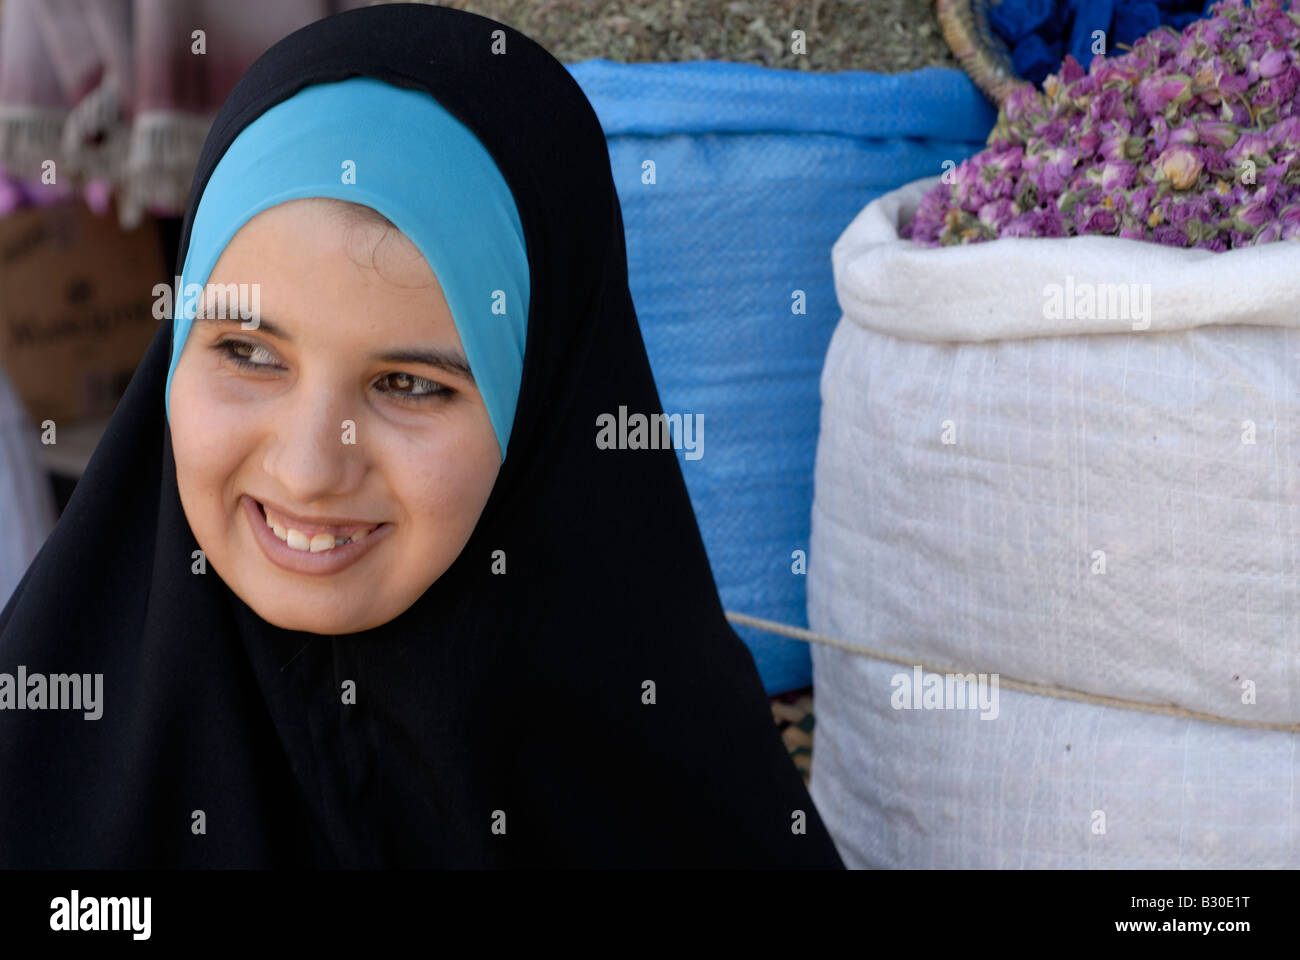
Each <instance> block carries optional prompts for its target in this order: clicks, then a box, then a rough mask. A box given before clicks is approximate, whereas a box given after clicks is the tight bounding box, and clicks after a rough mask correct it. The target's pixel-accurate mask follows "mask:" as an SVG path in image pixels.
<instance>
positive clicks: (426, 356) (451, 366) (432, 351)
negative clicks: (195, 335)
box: [194, 314, 477, 384]
mask: <svg viewBox="0 0 1300 960" xmlns="http://www.w3.org/2000/svg"><path fill="white" fill-rule="evenodd" d="M194 322H195V323H202V324H209V323H215V324H227V323H238V324H241V325H242V323H243V321H241V320H240V318H239V317H207V316H203V315H201V314H200V315H199V316H196V317H195V318H194ZM253 329H256V330H260V331H262V332H264V333H269V334H270V335H271V336H273V337H275V338H277V339H279V340H283V341H284V342H285V343H293V337H291V336H289V334H288V333H287V332H286V331H285V330H283V329H282V328H280V327H279V326H277V325H276V324H274V323H272V322H271V321H270V320H267V319H266V318H265V317H262V318H260V319H259V320H258V322H257V326H256V327H255V328H253ZM371 359H372V360H378V361H379V362H380V363H419V364H423V365H425V366H426V367H433V368H434V369H436V370H445V371H446V372H447V373H451V374H455V375H456V376H461V377H464V378H465V379H466V380H468V381H469V382H470V383H474V384H477V381H475V379H474V374H473V373H472V372H471V371H470V368H469V361H467V360H466V359H465V355H464V354H463V353H461V352H460V351H459V350H455V349H451V350H444V349H442V348H440V347H405V348H403V349H399V350H389V351H387V352H385V353H376V354H373V355H372V356H371Z"/></svg>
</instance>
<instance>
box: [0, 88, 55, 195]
mask: <svg viewBox="0 0 1300 960" xmlns="http://www.w3.org/2000/svg"><path fill="white" fill-rule="evenodd" d="M67 116H68V111H67V110H58V109H42V108H37V107H28V106H15V105H12V104H0V164H3V165H4V168H5V170H6V172H8V173H9V174H10V175H11V176H13V177H17V178H20V179H24V180H35V179H39V177H40V175H41V164H42V163H44V162H45V161H46V160H53V161H55V162H56V163H58V162H59V161H61V160H62V159H63V124H64V121H65V120H66V119H67ZM56 173H57V168H56Z"/></svg>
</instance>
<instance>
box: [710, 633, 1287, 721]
mask: <svg viewBox="0 0 1300 960" xmlns="http://www.w3.org/2000/svg"><path fill="white" fill-rule="evenodd" d="M723 612H724V613H725V614H726V615H727V619H728V620H729V621H731V622H732V623H737V624H740V625H741V626H746V627H754V628H756V629H758V630H765V631H767V632H768V633H776V634H780V635H781V636H783V637H790V638H792V639H794V640H803V641H805V642H806V643H820V644H824V645H825V646H828V647H835V648H836V649H838V650H843V651H845V652H846V653H852V654H856V655H857V656H860V657H868V658H870V659H872V660H884V661H886V662H887V663H896V664H898V665H899V666H902V667H920V668H921V669H922V670H923V671H924V672H926V673H954V674H969V673H979V671H977V670H957V669H953V668H947V669H942V668H938V667H934V666H931V665H929V664H926V663H922V662H921V661H919V660H917V659H916V658H914V657H903V656H899V655H898V654H896V653H886V652H885V651H883V650H876V649H875V648H873V647H868V646H863V645H862V644H857V643H849V642H847V641H845V640H840V639H839V638H837V637H828V636H826V635H825V634H823V633H815V632H813V631H812V630H806V629H804V628H803V627H792V626H790V625H789V624H787V623H778V622H777V621H775V620H764V619H763V618H762V617H754V616H750V615H749V614H747V613H737V612H736V611H734V610H726V611H723ZM988 672H989V671H985V673H988ZM997 676H998V686H999V687H1006V688H1007V689H1009V690H1018V691H1020V692H1021V693H1032V694H1036V695H1038V696H1041V697H1056V698H1058V699H1060V700H1075V701H1077V702H1079V703H1091V704H1095V705H1097V706H1100V707H1118V708H1120V709H1121V710H1140V711H1143V712H1144V713H1159V714H1163V715H1165V716H1167V717H1183V718H1185V719H1188V720H1207V721H1209V722H1211V723H1226V724H1229V725H1231V726H1234V727H1250V728H1252V729H1255V730H1277V731H1279V732H1281V733H1300V723H1271V722H1268V721H1264V720H1237V719H1234V718H1233V717H1221V716H1218V715H1217V714H1213V713H1202V712H1201V711H1199V710H1188V709H1187V708H1186V707H1180V706H1177V705H1175V704H1172V703H1146V702H1143V701H1141V700H1124V699H1122V698H1120V697H1105V696H1101V695H1099V694H1095V693H1085V692H1084V691H1082V690H1071V689H1070V688H1069V687H1056V686H1051V685H1048V684H1041V683H1029V682H1028V681H1025V680H1015V679H1012V678H1009V677H1006V676H1004V675H1003V674H1001V673H999V674H998V675H997Z"/></svg>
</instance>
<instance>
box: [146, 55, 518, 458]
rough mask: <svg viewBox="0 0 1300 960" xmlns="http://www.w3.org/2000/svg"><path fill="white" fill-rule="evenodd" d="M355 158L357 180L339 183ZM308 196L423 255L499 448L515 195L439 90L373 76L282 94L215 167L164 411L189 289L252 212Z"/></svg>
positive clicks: (512, 352)
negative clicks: (397, 235)
mask: <svg viewBox="0 0 1300 960" xmlns="http://www.w3.org/2000/svg"><path fill="white" fill-rule="evenodd" d="M349 161H350V163H349ZM349 170H350V171H351V173H352V179H354V180H355V182H354V183H347V182H344V180H345V177H346V176H347V175H348V173H349ZM304 197H334V198H336V199H339V200H350V201H352V202H353V203H359V204H364V205H365V206H368V207H372V208H374V209H375V210H378V211H379V212H380V213H382V214H383V215H384V216H386V217H387V218H388V219H389V220H391V221H392V222H393V223H394V225H396V227H397V228H398V229H399V230H401V231H402V232H403V233H404V234H406V236H407V237H409V238H410V239H411V241H412V242H413V243H414V244H415V246H416V247H417V248H418V249H419V251H420V252H421V253H422V254H423V255H424V258H425V260H427V261H428V263H429V266H430V267H431V268H432V269H433V272H434V274H435V275H436V276H437V278H438V283H439V285H440V286H441V287H442V291H443V294H444V295H445V296H446V298H447V306H448V307H449V308H450V309H451V316H452V320H453V321H454V322H455V324H456V332H457V333H458V334H459V335H460V339H461V343H462V344H463V345H464V347H465V359H466V360H468V361H469V367H470V370H471V371H472V372H473V374H474V380H475V382H476V384H477V385H478V389H479V392H480V393H481V394H482V396H483V402H484V404H485V405H486V407H487V412H488V416H489V417H490V418H491V421H492V428H493V430H495V431H496V435H497V441H498V443H499V444H500V446H501V459H502V460H504V459H505V455H506V445H507V443H508V441H509V439H510V430H511V427H512V426H513V424H514V418H515V405H516V404H517V403H518V400H519V383H520V380H521V378H522V376H523V370H524V341H525V335H526V333H527V329H528V296H529V272H528V254H527V250H526V247H525V244H524V230H523V225H522V224H521V222H520V219H519V212H518V210H517V209H516V208H515V202H514V196H513V195H512V194H511V192H510V187H509V186H508V185H507V184H506V181H505V179H504V178H503V177H502V176H501V172H500V171H499V170H498V169H497V166H496V163H495V162H494V161H493V159H492V156H491V154H489V153H488V152H487V149H486V148H485V147H484V146H483V145H482V144H481V143H480V142H479V140H478V138H477V137H476V136H474V134H473V133H471V132H470V130H469V128H467V127H466V126H465V125H464V124H463V123H461V122H460V121H459V120H457V119H456V118H455V117H454V116H452V114H451V113H450V112H448V111H447V110H446V108H444V107H443V106H442V104H440V103H438V101H437V100H436V99H435V98H434V97H433V96H431V95H430V94H428V93H425V92H423V91H418V90H407V89H404V88H401V87H395V86H392V85H390V84H387V83H384V82H382V81H379V80H375V79H372V78H370V77H351V78H349V79H347V80H341V81H338V82H335V83H322V84H315V85H313V86H309V87H305V88H304V89H302V90H301V91H299V92H298V93H297V94H295V95H294V96H292V97H290V98H289V99H288V100H284V101H282V102H281V103H278V104H276V105H275V106H274V107H272V108H271V109H269V110H267V111H266V112H265V113H263V114H262V115H261V116H260V117H258V118H257V119H256V120H254V121H253V122H252V123H250V124H249V125H248V126H247V127H245V128H244V129H243V130H242V131H241V132H240V134H239V136H237V137H236V138H235V140H234V142H232V143H231V144H230V147H229V149H227V150H226V153H225V155H224V156H223V157H222V158H221V160H220V161H219V162H218V163H217V166H216V168H215V169H214V170H213V171H212V176H211V178H210V179H209V180H208V184H207V187H206V188H205V189H204V191H203V197H202V199H200V201H199V207H198V210H197V211H196V212H195V215H194V223H193V226H192V228H191V230H190V242H189V249H188V250H187V251H186V255H185V264H184V267H183V268H182V270H181V278H180V281H179V288H178V290H177V291H176V294H177V297H176V302H175V306H174V319H173V321H172V358H171V368H170V369H169V370H168V371H167V389H166V393H165V398H164V402H165V405H166V409H167V418H168V421H169V422H170V420H171V387H172V375H173V374H174V373H175V372H176V363H177V361H178V360H179V359H180V356H181V351H182V350H183V349H184V347H185V340H186V338H187V337H188V336H189V332H190V326H191V324H192V323H193V320H194V314H195V312H196V310H197V307H198V302H199V298H198V297H197V296H189V295H187V293H186V291H187V290H189V289H191V285H192V284H198V285H199V286H200V287H201V286H203V285H205V284H206V283H207V282H208V276H209V275H210V274H211V272H212V268H213V267H214V266H215V265H216V263H217V260H218V259H219V258H220V256H221V252H222V251H223V250H225V248H226V245H227V244H228V243H230V241H231V239H233V238H234V236H235V234H236V233H237V232H238V231H239V229H240V227H242V226H243V225H244V224H245V223H247V222H248V221H249V220H250V219H252V218H253V217H254V216H255V215H256V214H258V213H260V212H262V211H263V210H266V209H268V208H270V207H273V206H275V205H276V204H279V203H284V202H285V201H288V200H297V199H301V198H304ZM503 304H504V314H502V313H501V312H500V311H501V308H502V305H503ZM494 311H496V312H494Z"/></svg>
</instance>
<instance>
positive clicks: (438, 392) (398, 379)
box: [377, 373, 453, 400]
mask: <svg viewBox="0 0 1300 960" xmlns="http://www.w3.org/2000/svg"><path fill="white" fill-rule="evenodd" d="M377 382H378V383H380V384H385V385H386V386H385V388H384V389H381V390H380V392H381V393H389V394H392V395H393V396H395V397H397V398H399V399H401V400H407V399H410V400H423V399H426V398H428V397H441V396H445V395H447V394H450V393H452V392H453V391H452V390H451V389H450V388H449V387H444V386H443V385H442V384H440V383H434V382H433V381H432V380H426V379H424V377H417V376H413V375H412V374H409V373H390V374H387V375H385V376H382V377H380V378H379V380H378V381H377Z"/></svg>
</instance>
